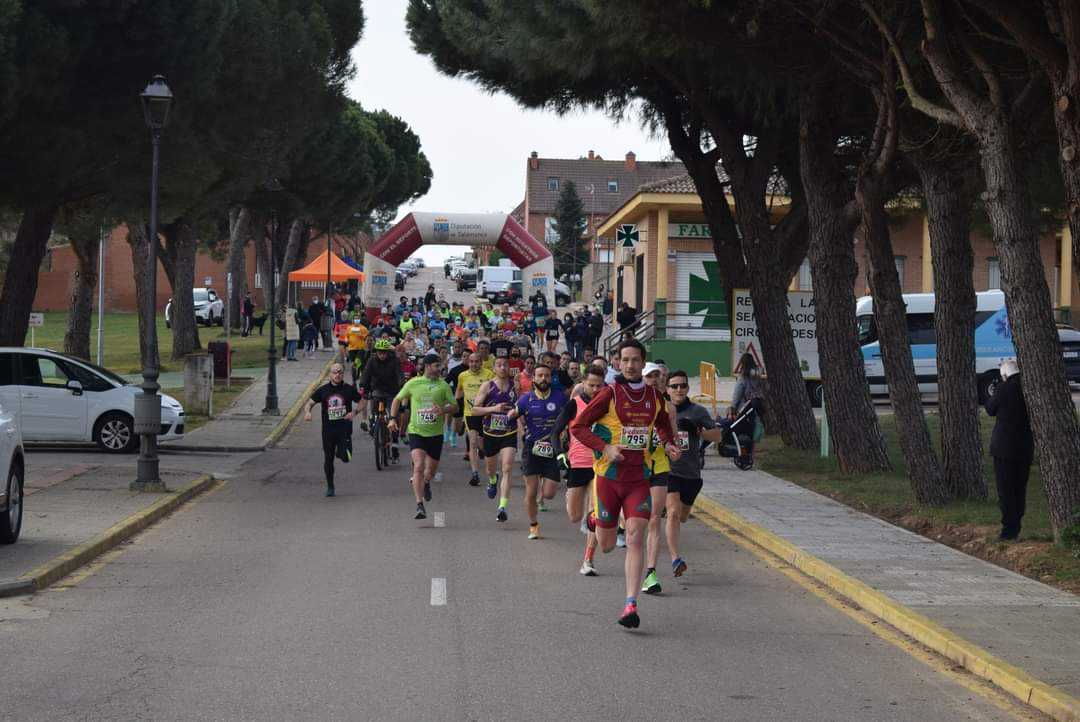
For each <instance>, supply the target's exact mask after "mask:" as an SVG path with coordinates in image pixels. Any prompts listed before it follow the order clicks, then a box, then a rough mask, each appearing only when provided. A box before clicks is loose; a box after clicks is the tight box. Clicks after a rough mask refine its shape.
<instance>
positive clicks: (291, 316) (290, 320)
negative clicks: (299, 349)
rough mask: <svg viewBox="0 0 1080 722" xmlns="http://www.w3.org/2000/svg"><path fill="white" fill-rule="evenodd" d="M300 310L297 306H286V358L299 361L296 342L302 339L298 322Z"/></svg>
mask: <svg viewBox="0 0 1080 722" xmlns="http://www.w3.org/2000/svg"><path fill="white" fill-rule="evenodd" d="M299 312H300V310H299V309H296V308H288V307H286V308H285V311H284V317H285V318H284V320H285V360H287V361H297V360H298V359H297V358H296V344H297V342H299V341H300V325H299V322H298V320H297V319H298V314H299Z"/></svg>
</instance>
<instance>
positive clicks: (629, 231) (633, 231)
mask: <svg viewBox="0 0 1080 722" xmlns="http://www.w3.org/2000/svg"><path fill="white" fill-rule="evenodd" d="M615 240H616V241H617V242H618V243H619V245H621V246H623V247H625V248H633V247H634V244H635V243H637V242H638V230H637V226H635V225H634V224H632V223H626V224H624V225H621V226H619V227H618V228H617V229H616V230H615Z"/></svg>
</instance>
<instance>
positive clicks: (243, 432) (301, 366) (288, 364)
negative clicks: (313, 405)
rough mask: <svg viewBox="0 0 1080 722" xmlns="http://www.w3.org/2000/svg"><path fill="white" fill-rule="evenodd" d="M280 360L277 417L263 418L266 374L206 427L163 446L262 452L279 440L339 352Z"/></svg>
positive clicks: (201, 449)
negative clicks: (295, 359)
mask: <svg viewBox="0 0 1080 722" xmlns="http://www.w3.org/2000/svg"><path fill="white" fill-rule="evenodd" d="M298 358H299V359H300V360H299V361H278V364H277V396H278V409H279V410H280V412H281V413H280V415H278V416H263V413H262V410H263V407H265V406H266V380H267V373H266V372H265V371H264V372H263V373H262V375H261V376H259V377H258V378H256V379H255V381H253V382H252V383H251V385H250V386H248V387H247V388H246V389H245V390H244V392H243V393H242V394H240V396H238V397H237V399H236V401H235V403H233V405H232V406H231V407H229V408H228V409H226V410H225V411H223V412H222V413H221V414H220V415H218V416H215V417H214V418H213V419H211V420H210V421H209V422H207V423H206V424H205V425H204V426H202V427H200V428H198V429H195V430H194V431H192V432H191V433H189V434H184V438H183V439H181V440H180V441H174V442H170V443H167V444H162V446H161V448H162V449H167V450H170V451H233V452H239V451H262V450H263V449H265V448H266V447H267V446H270V445H271V444H273V443H274V441H276V440H277V436H278V435H279V434H280V433H281V432H282V431H283V430H284V429H285V427H287V426H288V424H289V422H291V421H292V419H293V418H294V417H295V415H296V411H297V409H298V408H299V407H298V406H297V402H299V401H300V400H301V399H303V398H305V397H307V396H308V395H309V394H310V393H311V391H312V390H313V387H314V386H315V385H316V384H317V383H318V382H319V381H321V380H322V378H323V376H324V374H325V372H326V369H327V367H328V366H329V365H330V362H331V361H332V360H334V359H336V358H337V354H336V353H330V352H325V351H317V352H316V353H315V356H314V357H312V358H310V359H305V358H303V357H298Z"/></svg>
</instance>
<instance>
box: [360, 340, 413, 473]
mask: <svg viewBox="0 0 1080 722" xmlns="http://www.w3.org/2000/svg"><path fill="white" fill-rule="evenodd" d="M403 380H404V376H403V374H402V372H401V363H400V362H399V361H398V358H397V356H396V355H395V354H394V344H393V342H392V341H391V340H390V339H389V338H380V339H378V340H377V341H376V342H375V355H374V356H373V357H371V358H369V359H368V361H367V363H365V364H364V372H363V373H362V374H360V381H359V383H357V387H358V388H359V389H361V390H362V391H363V392H364V396H370V397H371V399H372V401H375V402H378V400H379V399H382V401H383V402H384V403H388V402H389V401H390V399H392V398H394V396H396V395H397V392H398V389H400V388H401V384H402V381H403ZM360 408H361V411H360V418H361V419H362V421H361V422H360V428H362V429H363V430H364V431H370V430H371V426H370V419H372V418H373V417H374V415H375V409H376V407H375V406H370V407H369V405H368V402H367V399H366V398H365V399H364V400H363V401H362V402H361V404H360ZM392 441H393V445H392V446H391V450H390V453H391V454H392V455H393V457H394V458H395V459H397V458H398V456H399V454H398V446H397V442H398V435H397V434H396V433H394V434H393V436H392Z"/></svg>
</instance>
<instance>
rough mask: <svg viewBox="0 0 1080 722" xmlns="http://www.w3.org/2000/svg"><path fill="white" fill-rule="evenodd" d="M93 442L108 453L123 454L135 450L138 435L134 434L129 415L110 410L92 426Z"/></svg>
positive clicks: (132, 423)
mask: <svg viewBox="0 0 1080 722" xmlns="http://www.w3.org/2000/svg"><path fill="white" fill-rule="evenodd" d="M94 442H95V443H96V444H97V445H98V446H99V447H100V448H101V449H103V450H105V451H108V452H109V453H112V454H123V453H127V452H131V451H134V450H135V447H136V446H137V445H138V443H139V437H138V436H136V435H135V423H134V421H132V419H131V417H130V416H128V415H127V414H125V413H122V412H119V411H110V412H109V413H107V414H105V415H104V416H102V417H101V419H100V420H99V421H98V422H97V425H96V426H95V427H94Z"/></svg>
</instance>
